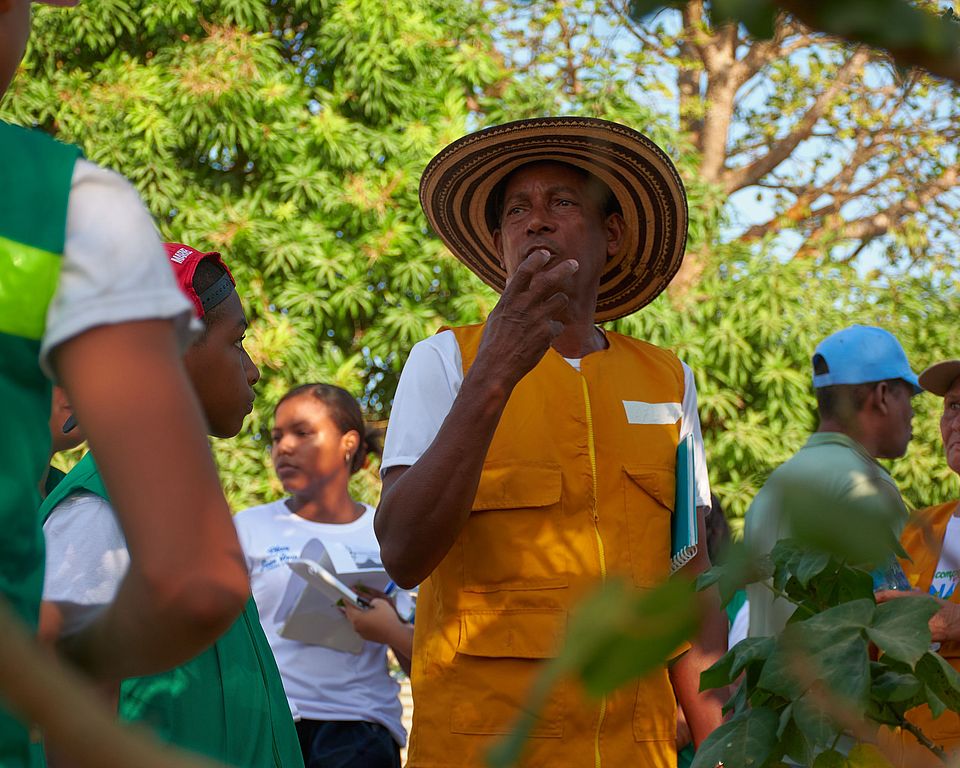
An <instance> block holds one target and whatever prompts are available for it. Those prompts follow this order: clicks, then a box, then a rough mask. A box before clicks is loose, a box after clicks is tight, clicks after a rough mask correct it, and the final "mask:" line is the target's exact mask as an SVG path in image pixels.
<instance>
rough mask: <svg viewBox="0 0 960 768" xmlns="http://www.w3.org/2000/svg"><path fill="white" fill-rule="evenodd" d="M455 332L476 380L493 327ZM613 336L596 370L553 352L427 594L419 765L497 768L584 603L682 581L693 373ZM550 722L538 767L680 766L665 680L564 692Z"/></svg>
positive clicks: (537, 749)
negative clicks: (492, 764) (603, 585)
mask: <svg viewBox="0 0 960 768" xmlns="http://www.w3.org/2000/svg"><path fill="white" fill-rule="evenodd" d="M454 333H455V334H456V337H457V341H458V343H459V346H460V352H461V355H462V358H463V370H464V374H466V372H467V371H468V370H469V368H470V366H471V365H472V363H473V360H474V358H475V356H476V353H477V348H478V346H479V343H480V338H481V335H482V333H483V326H482V325H479V326H468V327H465V328H457V329H454ZM607 339H608V341H609V348H608V349H605V350H603V351H600V352H595V353H593V354H590V355H588V356H587V357H585V358H583V361H582V373H578V372H577V371H576V370H575V369H574V368H573V367H572V366H571V365H570V364H569V363H567V362H566V361H565V360H564V359H563V358H562V357H561V356H560V355H559V354H557V352H555V351H554V350H553V349H550V350H549V351H548V352H547V354H546V355H545V356H544V358H543V359H542V360H541V361H540V363H539V364H538V365H537V366H536V367H535V368H534V369H533V370H532V371H531V372H530V373H529V374H527V376H525V377H524V378H523V380H522V381H521V382H520V383H519V384H518V385H517V386H516V388H515V389H514V391H513V393H512V395H511V396H510V400H509V402H508V403H507V406H506V408H505V410H504V412H503V416H502V417H501V419H500V423H499V425H498V427H497V430H496V433H495V434H494V437H493V442H492V444H491V446H490V449H489V451H488V452H487V456H486V458H485V460H484V464H483V472H482V474H481V477H480V483H479V487H478V488H477V495H476V498H475V500H474V503H473V508H472V509H473V511H472V513H471V515H470V518H469V519H468V521H467V524H466V525H465V526H464V529H463V531H462V532H461V533H460V536H459V538H458V539H457V541H456V542H455V543H454V545H453V547H452V548H451V549H450V551H449V552H448V553H447V556H446V557H445V558H444V559H443V561H442V562H441V563H440V565H439V566H437V568H436V570H435V571H434V572H433V573H432V574H431V575H430V576H429V577H428V578H427V580H426V581H425V582H424V583H423V584H422V585H421V587H420V596H419V599H418V601H417V620H416V629H415V637H414V652H413V674H412V680H413V695H414V714H413V729H412V733H411V739H410V751H409V762H408V763H407V765H408V766H414V767H416V768H428V767H429V768H437V767H438V766H451V767H453V766H456V767H457V768H460V767H461V766H481V765H484V756H485V753H486V751H487V750H488V749H489V748H490V746H491V745H492V744H493V743H494V741H495V740H496V739H497V738H498V737H499V735H502V734H506V733H509V732H510V731H511V729H512V728H513V726H514V724H515V722H516V719H517V715H518V713H519V711H520V708H521V707H522V706H523V705H524V704H525V703H526V701H527V694H528V692H529V689H530V686H531V682H532V680H533V679H534V676H535V675H536V674H537V673H538V672H539V671H540V670H541V669H542V660H544V659H548V658H551V657H554V656H556V654H557V651H558V650H559V648H560V647H561V645H562V644H563V641H564V635H565V632H566V624H567V615H568V613H569V611H570V610H571V609H572V608H573V606H574V605H575V604H576V603H577V601H578V600H579V599H580V598H581V597H582V596H583V594H584V593H585V592H587V591H589V590H591V589H592V588H594V587H596V585H597V583H598V582H599V581H600V580H601V579H603V578H605V577H606V576H607V575H610V574H617V575H621V576H623V577H625V578H629V579H631V580H632V582H633V584H634V585H635V587H636V588H637V589H638V590H639V589H644V588H649V587H651V586H653V585H655V584H657V583H659V582H661V581H663V580H664V579H666V578H667V576H668V574H669V560H670V514H671V511H672V509H673V505H674V490H675V482H676V481H675V465H676V450H677V444H678V440H679V433H680V421H679V412H680V404H681V403H682V401H683V369H682V367H681V365H680V361H679V360H678V359H677V358H676V356H674V355H673V354H672V353H670V352H666V351H664V350H662V349H659V348H657V347H654V346H652V345H650V344H646V343H644V342H641V341H637V340H634V339H631V338H628V337H625V336H621V335H619V334H615V333H609V334H607ZM647 404H671V405H669V406H660V407H656V406H654V407H649V406H648V405H647ZM664 413H667V414H670V416H669V417H664V416H663V414H664ZM674 414H675V415H676V417H675V418H674V420H673V421H672V422H670V423H649V422H651V421H667V422H669V420H670V418H673V415H674ZM631 422H632V423H631ZM644 422H646V423H644ZM541 715H542V716H541V718H540V720H539V721H538V723H537V725H536V726H535V728H534V730H533V735H532V737H531V738H530V739H529V741H528V743H527V751H526V752H525V757H524V765H529V766H550V768H562V767H563V766H577V768H584V766H594V765H596V766H600V765H604V766H609V767H610V768H620V766H628V765H629V766H637V767H638V768H667V766H670V767H671V768H672V767H673V766H675V765H676V751H675V738H676V702H675V699H674V694H673V689H672V688H671V685H670V681H669V678H668V676H667V672H666V670H665V669H662V670H659V671H658V672H656V673H654V674H653V675H651V676H650V677H649V678H646V679H644V680H642V681H639V682H636V681H635V682H633V683H631V684H629V685H627V686H625V687H624V688H623V689H621V690H619V691H617V692H616V693H614V694H613V695H611V696H608V697H606V698H605V700H603V701H599V700H596V699H590V698H589V697H587V696H585V695H584V694H583V693H582V692H581V691H580V690H579V689H578V687H577V686H576V685H575V684H574V683H572V682H570V683H563V684H561V685H560V686H559V687H558V688H557V689H556V690H555V691H554V692H553V695H552V696H551V698H550V700H549V702H548V704H547V706H546V707H545V709H544V710H543V711H542V713H541Z"/></svg>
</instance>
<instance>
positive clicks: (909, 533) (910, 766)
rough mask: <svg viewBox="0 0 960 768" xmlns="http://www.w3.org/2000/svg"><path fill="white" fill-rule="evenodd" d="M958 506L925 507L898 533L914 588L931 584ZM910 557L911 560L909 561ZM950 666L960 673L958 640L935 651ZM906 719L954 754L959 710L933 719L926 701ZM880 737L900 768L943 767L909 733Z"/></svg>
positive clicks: (959, 738)
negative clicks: (944, 540)
mask: <svg viewBox="0 0 960 768" xmlns="http://www.w3.org/2000/svg"><path fill="white" fill-rule="evenodd" d="M956 508H957V502H956V501H949V502H947V503H946V504H938V505H937V506H935V507H927V508H926V509H922V510H920V511H919V512H917V513H916V515H915V516H914V517H913V518H912V519H911V520H910V522H909V523H908V524H907V526H906V527H905V528H904V529H903V534H901V536H900V543H901V544H902V545H903V548H904V549H905V550H906V551H907V554H908V555H909V556H910V560H901V561H900V564H901V565H902V566H903V571H904V573H905V574H906V575H907V579H909V581H910V584H911V585H912V586H913V587H914V589H919V590H922V591H923V592H928V591H929V590H930V585H931V584H932V583H933V575H934V572H935V571H936V569H937V563H938V562H939V561H940V552H941V550H942V549H943V537H944V534H945V533H946V532H947V523H949V522H950V518H951V517H952V516H953V513H954V510H956ZM911 560H912V562H911ZM950 602H952V603H960V590H957V591H955V592H954V593H953V594H952V595H951V596H950ZM937 652H938V653H939V654H940V655H941V656H942V657H943V658H944V659H946V660H947V661H948V662H950V665H951V666H952V667H953V668H954V669H956V670H957V671H958V672H960V642H957V641H955V640H954V641H952V642H946V643H943V644H942V645H941V646H940V649H939V650H938V651H937ZM907 719H909V720H910V722H911V723H913V724H914V725H917V726H919V727H920V730H922V731H923V733H924V734H925V735H926V736H928V737H929V738H930V739H931V740H932V741H933V742H934V743H935V744H939V745H940V746H941V747H943V748H944V749H945V750H946V751H947V754H948V755H954V754H956V752H957V749H958V747H960V713H958V712H952V711H950V710H949V709H948V710H947V711H946V712H944V713H943V714H942V715H940V717H938V718H936V719H934V717H933V713H932V712H931V711H930V707H928V706H927V705H926V704H924V705H922V706H919V707H915V708H914V709H911V710H910V711H909V712H908V713H907ZM881 739H882V741H883V742H884V743H885V745H886V746H887V747H888V750H889V751H888V752H887V754H888V756H890V757H892V758H893V761H894V764H895V765H897V766H898V767H901V768H927V766H930V767H931V768H932V767H933V766H941V767H942V766H943V763H942V762H940V761H939V760H938V759H937V758H936V757H934V755H933V753H932V752H931V751H930V750H928V749H926V748H925V747H923V746H921V745H920V744H919V743H918V742H917V740H916V739H915V738H914V737H913V735H912V734H910V733H908V732H906V731H903V730H901V729H900V728H896V729H884V731H883V732H882V734H881Z"/></svg>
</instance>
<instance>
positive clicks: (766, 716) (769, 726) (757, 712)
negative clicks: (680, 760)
mask: <svg viewBox="0 0 960 768" xmlns="http://www.w3.org/2000/svg"><path fill="white" fill-rule="evenodd" d="M778 721H779V718H778V717H777V714H776V713H775V712H773V711H772V710H769V709H749V710H747V711H746V712H742V713H741V714H739V715H736V716H734V717H733V718H732V719H731V720H730V721H729V722H726V723H724V724H723V725H721V726H720V727H719V728H717V729H716V730H715V731H714V732H713V733H711V734H710V735H709V736H708V737H707V738H706V739H704V741H703V743H702V744H701V745H700V748H699V749H698V750H697V754H696V756H695V757H694V758H693V763H692V765H691V768H715V766H716V765H717V764H718V763H723V764H724V765H730V766H734V765H735V766H744V768H750V767H751V766H756V767H757V768H759V766H762V765H763V764H764V763H765V762H766V761H767V759H768V758H769V757H770V755H771V753H772V752H773V751H774V749H775V747H776V744H777V723H778Z"/></svg>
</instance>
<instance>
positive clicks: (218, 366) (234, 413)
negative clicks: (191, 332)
mask: <svg viewBox="0 0 960 768" xmlns="http://www.w3.org/2000/svg"><path fill="white" fill-rule="evenodd" d="M206 320H207V321H208V325H207V330H206V333H205V334H204V336H203V338H202V339H201V340H200V341H199V342H197V343H196V344H194V345H193V346H192V347H190V349H189V350H187V353H186V355H184V358H183V361H184V364H185V365H186V368H187V373H189V374H190V379H191V381H192V382H193V387H194V389H195V390H196V392H197V396H198V397H199V398H200V405H201V406H202V407H203V412H204V414H205V415H206V417H207V425H208V429H209V432H210V434H211V435H213V436H214V437H233V436H234V435H236V434H237V433H238V432H239V431H240V429H241V427H243V420H244V418H245V417H246V415H247V414H248V413H250V411H252V410H253V400H254V392H253V385H254V384H256V383H257V381H258V380H259V379H260V371H259V370H258V369H257V366H256V365H254V363H253V360H251V359H250V356H249V355H248V354H247V351H246V350H245V349H244V348H243V336H244V333H246V330H247V318H246V316H245V315H244V314H243V307H242V306H241V305H240V297H239V296H237V294H236V293H231V294H230V295H229V296H228V297H227V298H226V299H224V300H223V302H222V303H221V304H219V305H218V306H217V307H215V308H214V310H213V312H212V313H211V314H210V315H208V316H207V318H206Z"/></svg>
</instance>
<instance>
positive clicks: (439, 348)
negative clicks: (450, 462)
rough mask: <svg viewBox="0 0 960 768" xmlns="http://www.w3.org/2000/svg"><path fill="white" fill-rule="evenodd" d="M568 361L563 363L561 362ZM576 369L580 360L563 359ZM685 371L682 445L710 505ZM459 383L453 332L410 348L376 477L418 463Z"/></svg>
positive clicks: (692, 388) (700, 498)
mask: <svg viewBox="0 0 960 768" xmlns="http://www.w3.org/2000/svg"><path fill="white" fill-rule="evenodd" d="M565 359H566V358H565ZM567 362H569V363H570V364H571V365H573V366H574V368H577V370H579V360H567ZM681 365H682V366H683V403H682V404H681V416H680V440H683V439H684V438H686V437H687V435H693V441H694V469H695V472H694V474H695V476H696V483H697V506H701V507H709V506H710V479H709V478H708V477H707V460H706V455H705V453H704V449H703V437H702V436H701V433H700V417H699V416H698V415H697V386H696V384H695V383H694V380H693V372H692V371H691V370H690V368H689V367H688V366H687V364H686V363H681ZM462 383H463V362H462V358H461V356H460V345H459V344H458V343H457V337H456V336H455V335H454V334H453V331H443V332H442V333H438V334H436V335H435V336H430V337H429V338H427V339H424V340H423V341H421V342H418V343H417V344H415V345H414V347H413V349H411V350H410V356H409V357H408V358H407V363H406V365H404V367H403V372H402V373H401V374H400V382H399V383H398V384H397V394H396V397H395V398H394V400H393V409H392V411H391V414H390V424H389V426H388V427H387V436H386V441H385V444H384V446H383V461H382V462H381V464H380V473H381V475H383V473H384V472H386V471H387V470H388V469H389V468H390V467H398V466H401V467H403V466H410V465H412V464H414V463H416V461H417V459H419V458H420V457H421V456H422V455H423V454H424V453H425V452H426V450H427V448H429V447H430V444H431V443H432V442H433V440H434V438H435V437H436V436H437V432H439V431H440V427H441V426H442V425H443V421H444V419H446V418H447V414H448V413H449V412H450V409H451V408H452V407H453V401H454V400H455V399H456V397H457V393H458V392H459V391H460V385H461V384H462Z"/></svg>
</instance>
